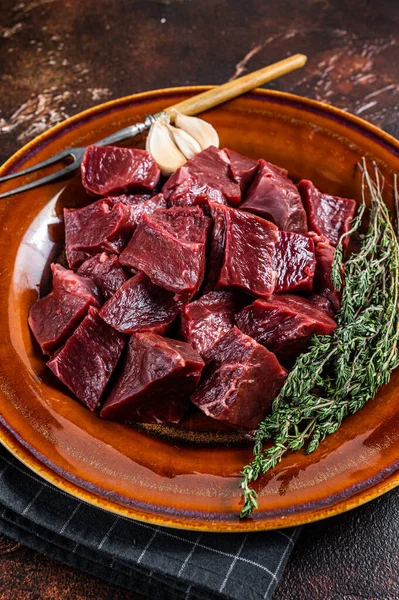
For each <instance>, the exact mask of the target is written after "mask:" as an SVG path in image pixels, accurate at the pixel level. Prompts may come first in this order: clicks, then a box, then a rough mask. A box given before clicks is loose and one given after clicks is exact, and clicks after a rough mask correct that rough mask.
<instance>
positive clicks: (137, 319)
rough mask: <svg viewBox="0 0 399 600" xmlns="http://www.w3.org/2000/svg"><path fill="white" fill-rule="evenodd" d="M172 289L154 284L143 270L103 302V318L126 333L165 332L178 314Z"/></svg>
mask: <svg viewBox="0 0 399 600" xmlns="http://www.w3.org/2000/svg"><path fill="white" fill-rule="evenodd" d="M179 306H180V303H179V301H178V299H176V297H175V295H174V294H173V293H172V292H168V291H167V290H164V289H163V288H160V287H158V286H157V285H154V284H153V283H151V280H150V279H149V278H148V277H147V275H145V274H144V273H139V274H138V275H135V276H134V277H132V278H131V279H129V281H127V282H126V283H124V284H123V285H122V287H121V288H119V290H118V291H117V292H116V293H115V294H114V295H113V296H112V298H111V299H110V300H108V302H106V303H105V304H104V306H103V307H102V309H101V310H100V317H101V318H102V319H104V321H105V322H106V323H108V325H111V326H112V327H114V329H117V330H118V331H122V332H123V333H135V332H136V331H152V332H153V333H158V334H159V335H164V334H165V333H166V332H167V330H168V329H169V327H170V325H171V324H172V323H173V321H174V320H175V318H176V317H177V315H178V314H179Z"/></svg>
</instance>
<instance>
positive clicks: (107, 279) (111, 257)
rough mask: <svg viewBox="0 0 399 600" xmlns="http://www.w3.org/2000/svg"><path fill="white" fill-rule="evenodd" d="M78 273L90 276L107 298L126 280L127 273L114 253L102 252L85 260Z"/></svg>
mask: <svg viewBox="0 0 399 600" xmlns="http://www.w3.org/2000/svg"><path fill="white" fill-rule="evenodd" d="M78 274H79V275H83V277H90V279H91V280H92V281H94V283H95V284H96V285H97V286H98V287H99V288H100V290H101V293H102V295H103V298H104V299H105V300H108V298H111V296H112V295H113V294H115V292H116V291H117V290H118V289H119V288H120V287H121V285H123V284H124V283H125V281H127V279H128V278H127V275H126V273H125V271H124V270H123V268H122V267H121V265H120V264H119V260H118V257H117V256H116V254H107V253H106V252H102V253H101V254H96V255H95V256H93V257H91V258H89V259H88V260H86V261H85V262H84V263H83V264H82V265H80V267H79V269H78Z"/></svg>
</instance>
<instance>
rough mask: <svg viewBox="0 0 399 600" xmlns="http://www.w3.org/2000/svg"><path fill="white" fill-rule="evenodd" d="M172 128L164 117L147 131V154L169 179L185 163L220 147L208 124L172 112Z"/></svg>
mask: <svg viewBox="0 0 399 600" xmlns="http://www.w3.org/2000/svg"><path fill="white" fill-rule="evenodd" d="M170 116H171V117H172V119H174V122H175V125H176V126H175V127H174V126H173V125H171V124H170V121H169V119H170V118H169V115H167V114H164V115H163V116H162V117H161V118H160V119H158V120H157V121H155V123H153V124H152V125H151V127H150V131H149V133H148V136H147V142H146V150H147V152H149V153H150V154H151V155H152V157H153V158H154V159H155V161H156V163H157V165H158V167H159V168H160V170H161V172H162V174H163V175H171V174H172V173H174V172H175V171H176V170H177V169H178V168H179V167H181V166H182V165H183V164H184V163H185V162H186V160H189V159H190V158H193V157H194V156H195V155H196V154H199V152H201V151H202V150H205V149H206V148H209V146H212V145H213V146H219V137H218V134H217V133H216V130H215V129H214V127H212V125H211V124H210V123H207V122H206V121H203V120H202V119H198V118H197V117H188V116H187V115H182V114H181V113H179V112H177V111H171V115H170Z"/></svg>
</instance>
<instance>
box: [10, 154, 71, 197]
mask: <svg viewBox="0 0 399 600" xmlns="http://www.w3.org/2000/svg"><path fill="white" fill-rule="evenodd" d="M67 156H73V155H72V150H71V149H70V148H69V149H67V150H62V151H61V152H58V154H54V156H51V157H50V158H48V159H47V160H43V161H42V162H40V163H37V164H36V165H33V166H32V167H29V168H28V169H23V171H17V172H16V173H11V174H10V175H4V177H0V183H3V182H4V181H8V180H9V179H14V178H15V177H22V176H23V175H28V174H29V173H34V172H35V171H38V170H39V169H43V168H45V167H49V166H50V165H53V164H54V163H56V162H59V161H60V160H63V159H64V158H67ZM72 164H73V163H72ZM39 181H40V180H39ZM9 195H11V192H10V194H9Z"/></svg>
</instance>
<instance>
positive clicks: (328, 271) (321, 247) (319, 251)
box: [309, 232, 341, 313]
mask: <svg viewBox="0 0 399 600" xmlns="http://www.w3.org/2000/svg"><path fill="white" fill-rule="evenodd" d="M309 236H310V237H311V238H312V240H313V242H314V246H315V256H316V270H315V274H314V284H313V291H314V292H315V293H316V294H318V295H321V296H325V297H326V298H327V299H328V301H329V302H330V305H331V310H332V311H333V312H334V313H335V312H337V310H338V309H339V308H340V306H341V293H340V292H337V290H336V289H335V288H334V284H333V281H332V266H333V262H334V254H335V248H334V246H332V245H331V244H330V242H329V241H328V239H327V238H326V237H324V236H323V235H321V236H319V235H317V234H316V233H313V232H310V233H309Z"/></svg>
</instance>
